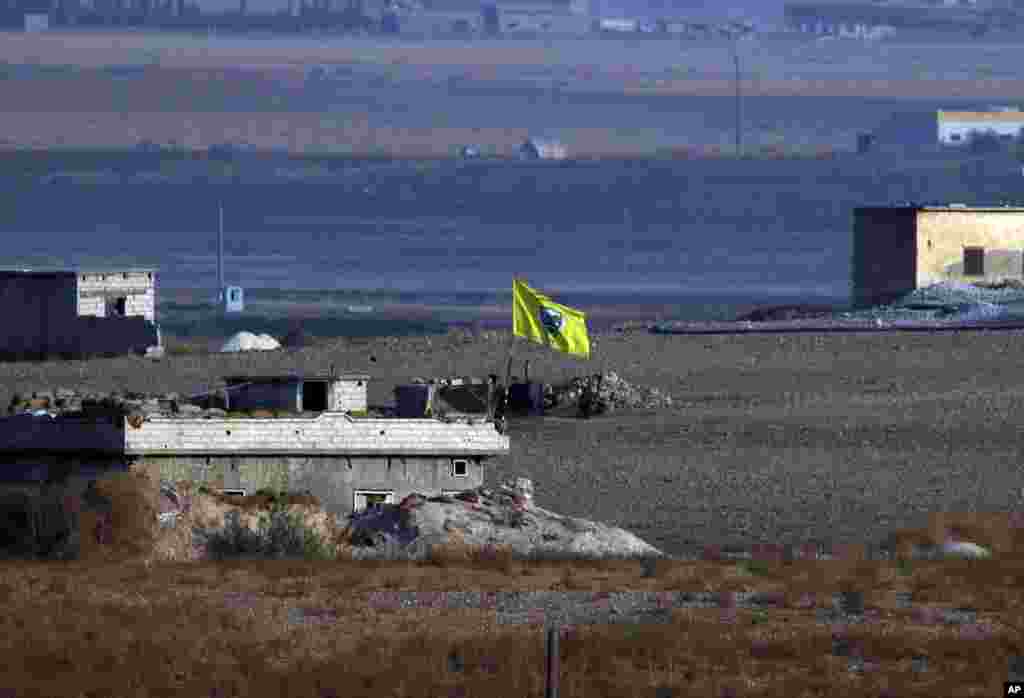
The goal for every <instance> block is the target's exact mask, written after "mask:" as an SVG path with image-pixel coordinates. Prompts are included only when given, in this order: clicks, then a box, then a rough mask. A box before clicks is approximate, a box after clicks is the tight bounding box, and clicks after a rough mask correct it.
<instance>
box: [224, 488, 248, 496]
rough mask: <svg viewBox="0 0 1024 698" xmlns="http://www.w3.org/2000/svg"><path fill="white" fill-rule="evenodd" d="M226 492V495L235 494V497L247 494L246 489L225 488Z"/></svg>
mask: <svg viewBox="0 0 1024 698" xmlns="http://www.w3.org/2000/svg"><path fill="white" fill-rule="evenodd" d="M224 494H225V495H226V496H229V497H231V496H234V497H244V496H245V490H228V489H225V490H224Z"/></svg>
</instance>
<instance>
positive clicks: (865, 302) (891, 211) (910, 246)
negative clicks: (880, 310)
mask: <svg viewBox="0 0 1024 698" xmlns="http://www.w3.org/2000/svg"><path fill="white" fill-rule="evenodd" d="M915 226H916V211H915V209H912V208H909V207H908V208H858V209H855V210H854V223H853V259H852V264H851V267H852V283H851V287H852V288H851V296H852V298H851V300H852V302H853V305H854V306H855V307H858V308H863V307H868V306H873V305H884V304H886V303H890V302H892V301H893V300H895V299H896V298H898V297H900V296H902V295H904V294H906V293H908V292H910V291H912V290H914V288H915V284H916V265H917V250H916V249H915V248H916V233H915Z"/></svg>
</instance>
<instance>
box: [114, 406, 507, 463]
mask: <svg viewBox="0 0 1024 698" xmlns="http://www.w3.org/2000/svg"><path fill="white" fill-rule="evenodd" d="M125 443H126V449H127V452H128V453H131V454H150V453H159V452H161V451H179V452H181V451H184V452H189V453H197V454H211V455H212V454H214V453H217V452H220V453H224V452H228V453H232V452H237V453H244V452H246V451H256V452H259V451H264V452H274V453H283V454H288V453H309V454H317V452H327V453H325V455H328V454H329V453H330V452H331V451H337V450H339V449H345V450H346V451H349V452H354V453H365V454H372V453H379V454H398V455H402V454H409V455H416V454H424V453H451V454H453V455H455V454H483V455H486V454H489V453H507V452H508V450H509V439H508V437H507V436H505V435H503V434H499V433H498V432H497V431H496V430H495V429H494V425H493V424H492V423H490V422H484V421H481V422H477V423H475V424H464V423H452V424H446V423H444V422H440V421H437V420H433V419H362V418H355V419H354V418H351V417H349V416H347V415H345V414H343V413H338V412H324V413H322V414H320V415H319V416H318V417H317V418H316V419H279V418H266V419H259V418H242V419H230V418H227V419H178V418H162V417H150V418H147V419H146V421H144V422H143V423H142V424H141V425H140V426H139V427H138V428H134V427H132V426H130V425H129V426H128V428H127V429H126V432H125Z"/></svg>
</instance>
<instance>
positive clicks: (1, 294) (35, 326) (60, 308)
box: [0, 274, 75, 357]
mask: <svg viewBox="0 0 1024 698" xmlns="http://www.w3.org/2000/svg"><path fill="white" fill-rule="evenodd" d="M74 299H75V277H74V275H73V274H45V275H31V276H30V275H24V274H10V275H8V274H4V275H0V312H2V313H3V318H4V322H3V323H0V355H4V356H11V357H21V356H35V355H40V354H43V353H45V352H47V351H53V349H52V348H51V347H50V342H51V341H52V338H53V337H55V336H56V337H60V336H61V335H64V334H66V333H67V332H68V330H69V328H71V327H72V326H73V321H74V317H75V305H74V303H75V300H74Z"/></svg>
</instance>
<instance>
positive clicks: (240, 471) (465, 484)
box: [138, 455, 484, 517]
mask: <svg viewBox="0 0 1024 698" xmlns="http://www.w3.org/2000/svg"><path fill="white" fill-rule="evenodd" d="M468 461H469V462H468V469H467V475H466V476H464V477H455V476H453V475H452V472H451V459H450V458H446V457H423V456H417V457H408V458H402V457H386V456H378V457H373V456H365V457H351V458H350V457H346V456H256V455H253V456H194V455H193V456H181V455H175V456H147V457H145V458H143V459H140V461H139V465H138V467H141V468H143V469H145V470H147V471H149V472H158V473H159V477H160V479H162V480H170V481H171V482H179V481H182V480H185V481H188V482H193V483H196V484H200V483H203V484H206V485H207V486H208V487H210V488H211V489H214V490H220V489H225V488H228V489H243V490H245V492H246V494H251V493H253V492H255V491H256V490H258V489H261V488H264V487H266V488H270V489H274V490H278V491H291V492H301V491H305V490H308V491H309V492H310V493H312V494H313V495H314V496H315V497H317V498H318V499H319V500H320V503H321V505H322V507H323V509H324V511H326V512H328V513H330V514H332V515H334V516H336V517H340V516H345V515H347V514H350V513H351V512H352V509H353V506H354V495H355V492H356V490H381V491H387V492H392V493H393V494H394V501H395V502H399V501H401V499H402V498H403V497H405V496H407V495H409V494H412V493H413V492H419V493H421V494H424V495H428V496H431V495H439V494H441V491H442V490H464V489H471V488H473V487H478V486H480V485H482V484H483V482H484V462H483V459H482V458H469V459H468Z"/></svg>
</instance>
